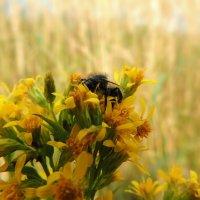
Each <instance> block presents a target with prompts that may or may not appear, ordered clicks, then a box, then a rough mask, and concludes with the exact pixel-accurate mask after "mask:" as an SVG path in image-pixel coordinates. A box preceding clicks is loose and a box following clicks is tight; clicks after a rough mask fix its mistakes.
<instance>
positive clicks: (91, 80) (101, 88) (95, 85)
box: [81, 74, 123, 107]
mask: <svg viewBox="0 0 200 200" xmlns="http://www.w3.org/2000/svg"><path fill="white" fill-rule="evenodd" d="M81 83H82V84H85V85H86V86H87V87H88V89H89V90H90V91H91V92H94V93H96V94H98V95H102V96H104V105H105V107H106V106H107V98H108V97H109V96H111V97H114V98H113V100H114V101H112V106H114V103H115V102H116V100H117V102H118V103H120V102H121V101H122V99H123V95H122V92H121V90H120V88H119V85H118V84H116V83H114V82H111V81H109V80H108V78H107V76H106V75H103V74H94V75H90V76H88V77H87V78H86V79H81Z"/></svg>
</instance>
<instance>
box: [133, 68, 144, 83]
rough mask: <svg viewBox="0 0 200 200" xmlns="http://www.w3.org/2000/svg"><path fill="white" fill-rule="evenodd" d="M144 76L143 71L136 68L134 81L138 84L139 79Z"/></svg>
mask: <svg viewBox="0 0 200 200" xmlns="http://www.w3.org/2000/svg"><path fill="white" fill-rule="evenodd" d="M143 78H144V71H143V70H141V69H139V70H137V73H136V77H135V83H136V84H137V85H138V84H140V83H141V81H142V80H143Z"/></svg>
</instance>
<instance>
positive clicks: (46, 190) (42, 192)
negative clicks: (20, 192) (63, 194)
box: [36, 185, 55, 198]
mask: <svg viewBox="0 0 200 200" xmlns="http://www.w3.org/2000/svg"><path fill="white" fill-rule="evenodd" d="M54 192H55V191H54V187H53V185H44V186H41V187H38V188H37V189H36V196H37V197H40V198H47V197H49V196H52V195H53V194H54Z"/></svg>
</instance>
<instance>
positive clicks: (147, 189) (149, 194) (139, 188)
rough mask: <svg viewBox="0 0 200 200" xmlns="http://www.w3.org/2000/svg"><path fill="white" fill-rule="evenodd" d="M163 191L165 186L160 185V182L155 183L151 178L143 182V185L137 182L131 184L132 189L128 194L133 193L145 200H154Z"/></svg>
mask: <svg viewBox="0 0 200 200" xmlns="http://www.w3.org/2000/svg"><path fill="white" fill-rule="evenodd" d="M162 190H163V185H159V182H158V181H153V180H152V179H151V178H147V180H143V182H142V183H139V182H137V181H132V182H131V187H130V189H129V190H127V192H129V193H133V194H135V195H137V196H139V197H142V198H143V199H144V200H154V199H155V198H156V196H157V194H158V193H160V192H161V191H162Z"/></svg>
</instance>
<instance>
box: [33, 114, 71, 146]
mask: <svg viewBox="0 0 200 200" xmlns="http://www.w3.org/2000/svg"><path fill="white" fill-rule="evenodd" d="M34 115H36V116H38V117H40V118H41V119H43V120H44V121H45V122H47V123H48V124H49V126H50V127H51V128H52V129H53V135H54V139H55V140H56V141H62V142H65V141H66V139H67V135H68V134H67V131H66V130H65V129H64V128H63V127H62V126H60V125H59V124H58V123H56V122H54V121H52V120H50V119H48V118H46V117H44V116H42V115H39V114H34Z"/></svg>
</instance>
